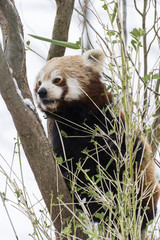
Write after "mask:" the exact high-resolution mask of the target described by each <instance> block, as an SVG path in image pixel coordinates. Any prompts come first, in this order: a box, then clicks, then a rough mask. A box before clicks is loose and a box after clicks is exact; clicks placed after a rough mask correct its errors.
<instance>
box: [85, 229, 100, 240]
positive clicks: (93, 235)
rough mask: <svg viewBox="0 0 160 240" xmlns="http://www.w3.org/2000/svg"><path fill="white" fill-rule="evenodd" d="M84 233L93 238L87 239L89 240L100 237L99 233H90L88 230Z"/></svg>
mask: <svg viewBox="0 0 160 240" xmlns="http://www.w3.org/2000/svg"><path fill="white" fill-rule="evenodd" d="M83 232H84V233H86V234H88V235H90V236H91V237H90V238H87V240H92V239H94V238H96V237H98V233H97V232H89V231H87V230H84V231H83Z"/></svg>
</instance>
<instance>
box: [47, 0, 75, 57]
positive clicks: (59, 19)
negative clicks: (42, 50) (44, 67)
mask: <svg viewBox="0 0 160 240" xmlns="http://www.w3.org/2000/svg"><path fill="white" fill-rule="evenodd" d="M55 1H56V4H57V12H56V18H55V22H54V27H53V32H52V39H56V40H60V41H68V32H69V26H70V21H71V17H72V13H73V7H74V0H67V1H65V0H55ZM64 53H65V48H64V47H61V46H57V45H54V44H51V45H50V49H49V53H48V60H49V59H51V58H53V57H61V56H63V55H64Z"/></svg>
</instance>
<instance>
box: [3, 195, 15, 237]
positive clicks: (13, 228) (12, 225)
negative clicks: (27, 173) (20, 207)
mask: <svg viewBox="0 0 160 240" xmlns="http://www.w3.org/2000/svg"><path fill="white" fill-rule="evenodd" d="M0 197H1V199H2V202H3V206H4V208H5V211H6V213H7V216H8V219H9V222H10V224H11V226H12V229H13V232H14V234H15V237H16V239H17V240H18V239H19V238H18V235H17V233H16V230H15V227H14V225H13V222H12V220H11V217H10V215H9V212H8V209H7V207H6V204H5V200H4V198H3V194H2V193H1V192H0Z"/></svg>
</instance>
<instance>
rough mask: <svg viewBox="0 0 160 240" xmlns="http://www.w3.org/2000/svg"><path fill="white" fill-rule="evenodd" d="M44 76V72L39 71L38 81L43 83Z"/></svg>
mask: <svg viewBox="0 0 160 240" xmlns="http://www.w3.org/2000/svg"><path fill="white" fill-rule="evenodd" d="M44 75H45V72H44V71H42V70H41V71H40V73H39V80H40V81H43V79H44Z"/></svg>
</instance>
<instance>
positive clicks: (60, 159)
mask: <svg viewBox="0 0 160 240" xmlns="http://www.w3.org/2000/svg"><path fill="white" fill-rule="evenodd" d="M55 160H56V161H57V163H58V164H62V163H63V158H62V157H55Z"/></svg>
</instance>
